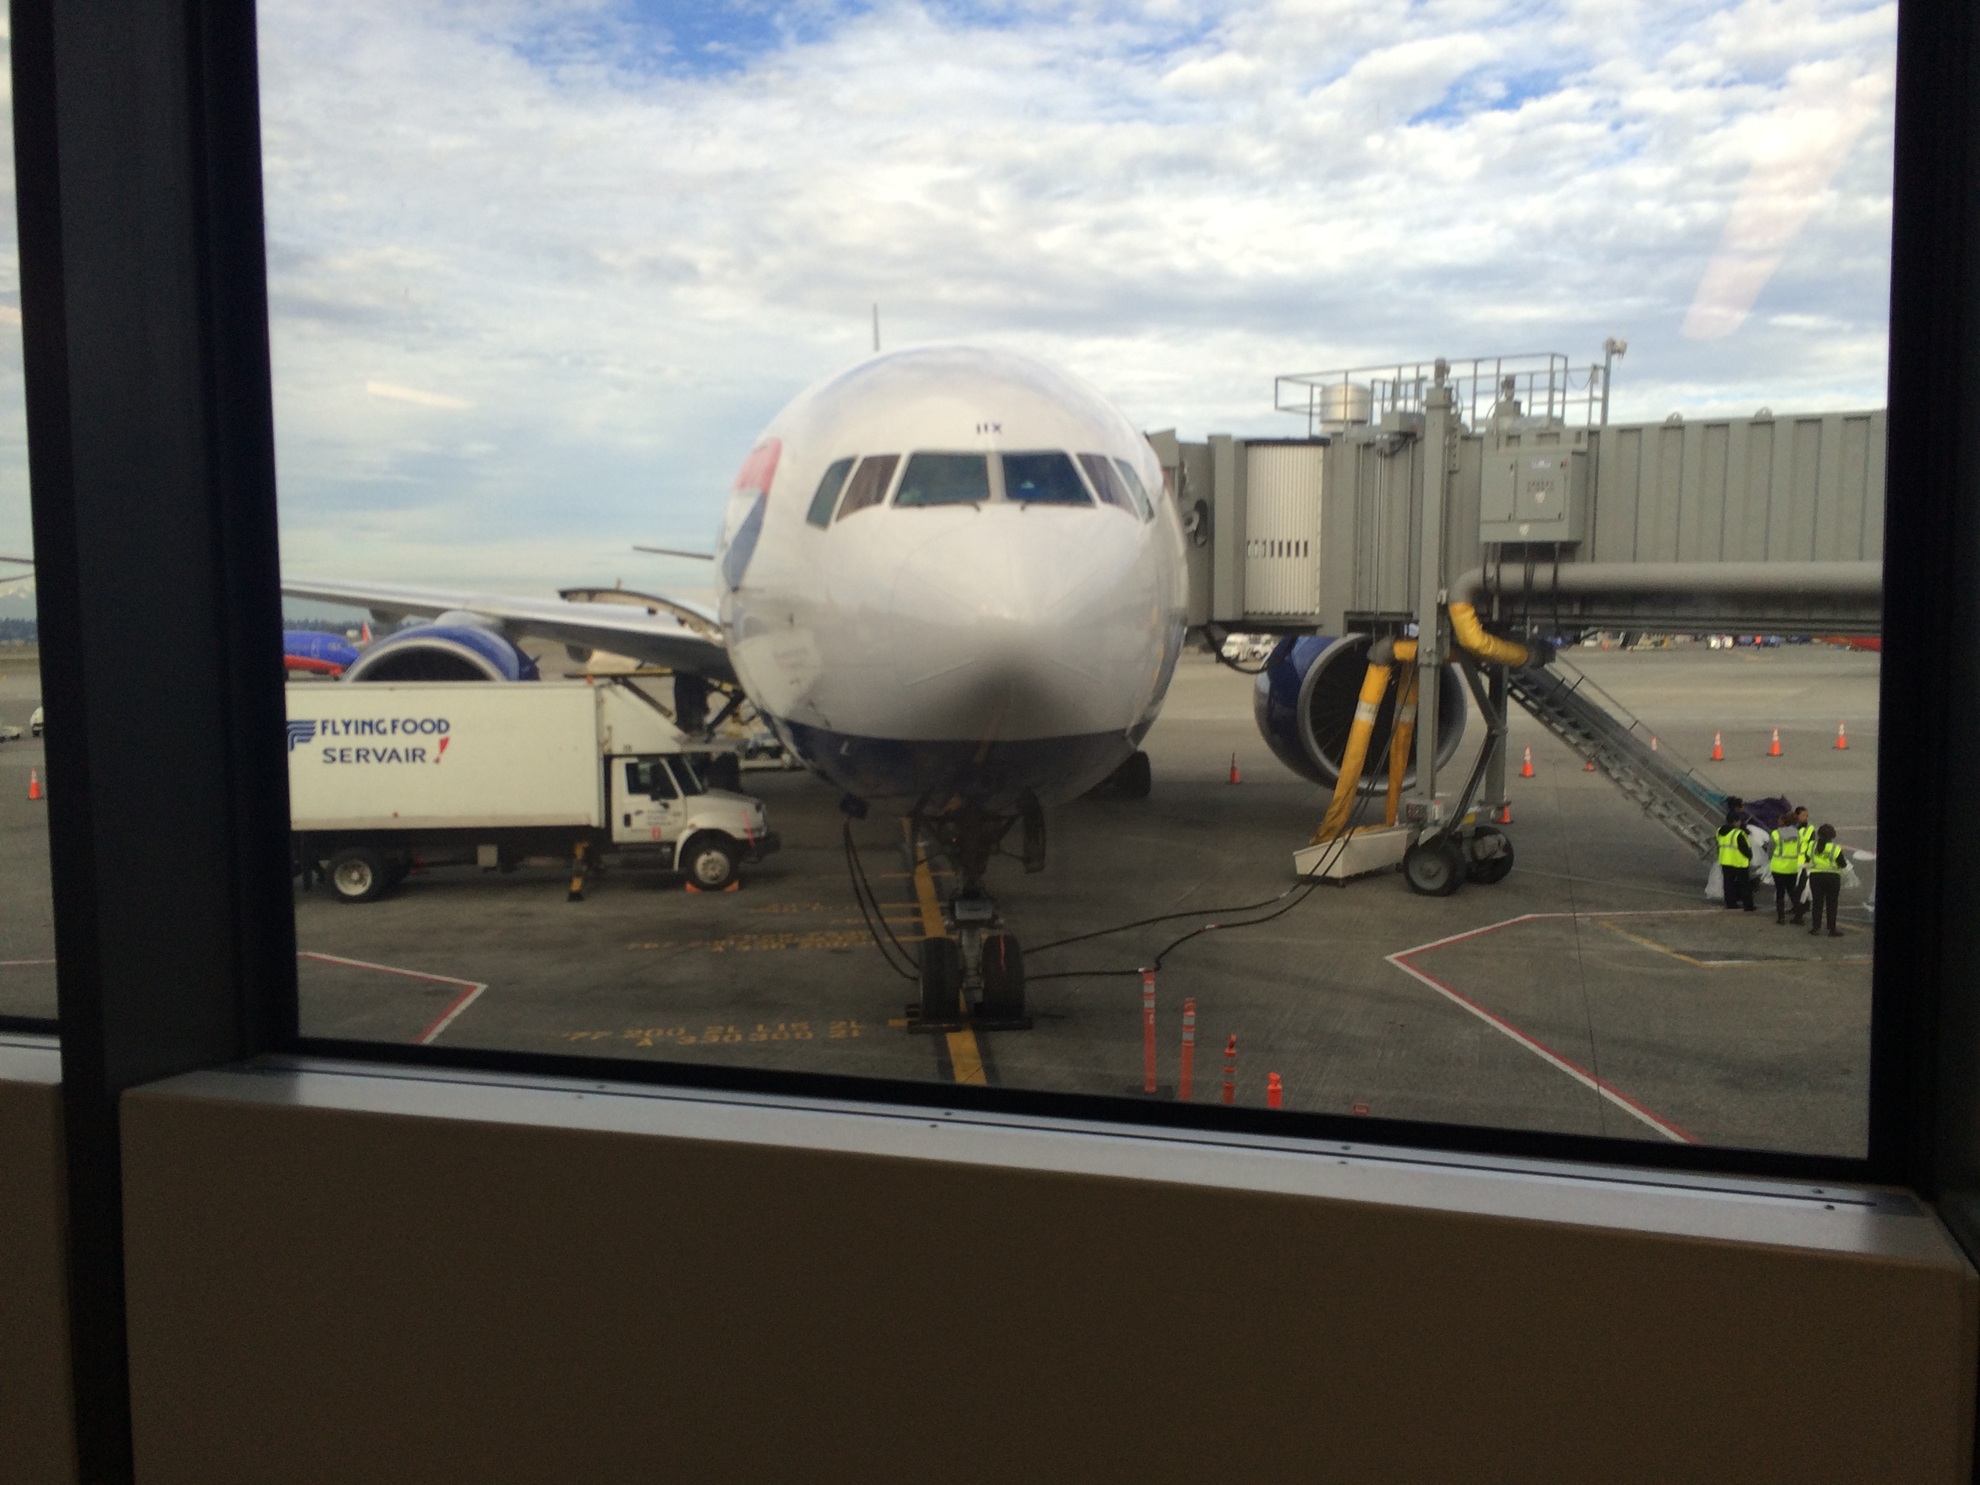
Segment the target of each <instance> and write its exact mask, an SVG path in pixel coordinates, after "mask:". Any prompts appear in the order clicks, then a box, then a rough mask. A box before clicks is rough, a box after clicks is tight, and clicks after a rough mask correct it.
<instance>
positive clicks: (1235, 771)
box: [1230, 753, 1244, 784]
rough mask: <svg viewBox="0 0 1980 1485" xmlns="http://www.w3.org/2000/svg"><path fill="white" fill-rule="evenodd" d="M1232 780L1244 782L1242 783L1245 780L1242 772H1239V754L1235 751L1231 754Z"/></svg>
mask: <svg viewBox="0 0 1980 1485" xmlns="http://www.w3.org/2000/svg"><path fill="white" fill-rule="evenodd" d="M1230 782H1232V783H1233V784H1242V783H1243V782H1244V776H1243V775H1242V774H1240V773H1239V772H1238V766H1237V754H1236V753H1233V754H1231V778H1230Z"/></svg>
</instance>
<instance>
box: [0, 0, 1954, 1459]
mask: <svg viewBox="0 0 1980 1485" xmlns="http://www.w3.org/2000/svg"><path fill="white" fill-rule="evenodd" d="M12 67H13V84H14V93H13V97H14V110H15V165H16V181H17V202H18V219H19V231H20V261H21V298H22V317H23V326H22V335H23V352H24V362H25V369H26V386H27V423H28V442H29V462H30V472H31V505H32V509H33V517H34V531H35V547H36V558H37V563H38V566H37V580H38V581H37V590H38V602H39V612H40V622H41V635H42V656H43V675H44V697H45V702H44V704H45V705H47V706H52V707H54V708H55V709H56V710H57V711H58V712H60V714H61V715H62V716H63V717H64V718H65V721H64V724H63V726H62V727H61V728H59V729H57V730H55V731H54V732H52V733H50V734H48V738H47V742H48V757H49V766H50V772H51V774H53V775H54V776H55V777H56V778H58V779H59V780H60V781H61V787H60V788H59V789H57V790H55V791H52V792H51V795H50V799H49V805H48V810H49V830H50V869H51V876H52V879H53V891H54V899H55V919H56V934H55V936H56V958H57V984H58V999H59V1007H60V1018H59V1019H60V1035H61V1044H62V1057H63V1099H64V1105H65V1133H66V1140H67V1158H68V1173H69V1183H70V1184H69V1234H70V1255H71V1294H70V1303H71V1314H72V1323H73V1342H74V1344H73V1355H74V1367H75V1378H76V1404H77V1424H78V1437H79V1442H80V1446H81V1451H82V1458H81V1467H82V1477H83V1478H87V1479H128V1478H129V1477H130V1457H129V1456H130V1436H129V1418H128V1390H127V1386H126V1373H125V1360H124V1331H123V1294H122V1239H121V1207H120V1190H119V1180H120V1176H119V1153H118V1152H119V1145H118V1132H117V1107H118V1098H119V1096H120V1095H121V1094H122V1093H123V1092H124V1091H125V1090H126V1089H129V1088H132V1087H135V1086H138V1085H140V1084H143V1083H147V1082H151V1081H154V1080H156V1079H158V1078H160V1077H164V1076H168V1075H170V1074H173V1073H178V1072H184V1071H190V1070H193V1069H196V1068H201V1067H211V1066H218V1065H223V1064H226V1063H230V1062H234V1061H238V1060H240V1059H242V1058H246V1057H251V1056H254V1055H257V1054H263V1053H293V1054H307V1055H311V1056H316V1057H326V1058H344V1059H351V1060H354V1061H359V1062H370V1063H395V1064H399V1065H405V1066H425V1067H432V1068H436V1069H439V1068H456V1069H463V1068H464V1069H474V1070H478V1071H482V1072H489V1073H514V1074H553V1075H563V1076H581V1077H585V1078H591V1079H599V1080H609V1081H612V1082H618V1083H658V1084H670V1085H674V1086H680V1087H689V1088H693V1087H719V1088H726V1089H734V1090H739V1091H744V1092H764V1093H784V1094H798V1095H801V1096H806V1097H825V1098H835V1099H837V1098H843V1099H849V1100H868V1101H877V1102H886V1103H894V1104H902V1105H913V1106H928V1105H936V1106H943V1107H950V1108H966V1109H973V1110H980V1111H986V1112H1001V1111H1009V1112H1017V1113H1027V1114H1035V1115H1042V1116H1045V1117H1048V1118H1076V1119H1097V1120H1105V1121H1108V1122H1111V1123H1114V1124H1117V1125H1120V1126H1122V1127H1124V1128H1133V1127H1135V1126H1152V1127H1169V1128H1180V1127H1190V1128H1201V1129H1206V1130H1211V1131H1219V1132H1223V1133H1235V1134H1247V1133H1255V1134H1267V1133H1269V1134H1277V1135H1293V1136H1306V1137H1317V1138H1322V1139H1329V1138H1337V1139H1344V1140H1346V1139H1351V1140H1352V1141H1353V1142H1355V1143H1357V1144H1362V1145H1369V1144H1389V1145H1398V1146H1405V1147H1407V1146H1415V1147H1433V1148H1437V1149H1441V1150H1445V1151H1452V1152H1457V1153H1461V1154H1470V1155H1478V1156H1488V1157H1491V1156H1504V1157H1511V1158H1544V1159H1559V1160H1569V1161H1576V1162H1587V1163H1590V1164H1594V1165H1601V1166H1610V1167H1623V1168H1632V1169H1639V1170H1653V1171H1697V1172H1716V1173H1724V1174H1735V1175H1749V1176H1761V1177H1766V1176H1777V1177H1788V1178H1795V1179H1800V1180H1814V1181H1864V1182H1872V1183H1888V1184H1893V1185H1899V1186H1908V1187H1910V1188H1912V1189H1914V1190H1916V1191H1917V1192H1918V1193H1919V1194H1920V1195H1921V1196H1923V1197H1924V1198H1926V1199H1927V1200H1931V1201H1935V1202H1937V1204H1938V1209H1939V1211H1940V1212H1941V1214H1942V1215H1944V1217H1945V1218H1946V1220H1947V1221H1948V1223H1949V1225H1950V1226H1951V1227H1952V1229H1953V1231H1954V1232H1955V1233H1956V1234H1957V1235H1959V1236H1960V1238H1961V1239H1962V1241H1963V1242H1965V1243H1966V1244H1967V1246H1968V1250H1969V1251H1970V1252H1971V1251H1975V1249H1976V1241H1975V1240H1976V1237H1980V1117H1976V1113H1980V977H1976V976H1974V975H1973V974H1972V972H1971V968H1970V967H1971V966H1972V965H1974V964H1976V963H1980V877H1976V874H1975V873H1973V872H1972V871H1971V869H1970V868H1969V867H1968V865H1967V863H1966V861H1965V859H1964V857H1965V850H1964V847H1965V844H1966V842H1965V840H1964V838H1963V834H1964V832H1963V831H1955V829H1954V828H1953V827H1952V826H1950V825H1949V824H1948V822H1949V821H1955V820H1956V821H1961V822H1964V821H1969V820H1973V819H1976V818H1980V777H1975V776H1974V774H1973V771H1972V770H1971V768H1970V765H1969V763H1968V760H1969V759H1971V758H1972V757H1973V756H1975V755H1976V754H1980V647H1976V646H1974V645H1972V644H1971V643H1967V642H1965V637H1966V636H1970V635H1972V634H1973V633H1974V632H1975V631H1976V628H1980V624H1976V622H1975V621H1976V620H1980V426H1976V420H1973V419H1971V418H1970V417H1969V416H1967V410H1968V409H1970V408H1971V407H1972V406H1974V405H1975V404H1976V402H1980V15H1976V11H1975V9H1974V8H1973V7H1971V6H1969V5H1965V4H1963V3H1960V0H1900V11H1899V36H1898V86H1897V125H1896V160H1895V189H1894V203H1895V205H1894V215H1893V228H1892V253H1891V265H1892V294H1891V319H1890V375H1889V388H1890V393H1889V423H1888V428H1889V455H1888V463H1887V488H1888V498H1887V504H1886V524H1885V552H1886V557H1885V571H1886V582H1885V594H1886V597H1885V617H1884V626H1883V633H1884V635H1885V637H1886V638H1887V639H1888V640H1889V643H1888V644H1887V645H1886V646H1885V647H1884V660H1883V671H1882V683H1881V687H1882V689H1881V696H1880V708H1881V719H1882V720H1881V738H1880V759H1879V780H1878V782H1879V821H1880V840H1881V841H1882V842H1883V849H1884V852H1885V855H1886V856H1887V857H1888V858H1890V859H1892V860H1893V861H1896V860H1902V861H1903V863H1904V868H1905V875H1906V879H1907V884H1908V887H1909V890H1888V888H1887V891H1886V892H1885V894H1884V895H1883V897H1882V900H1881V901H1880V902H1879V914H1878V921H1877V924H1876V937H1875V946H1876V952H1875V968H1874V981H1875V991H1874V996H1873V1003H1872V1022H1871V1086H1870V1089H1869V1090H1868V1098H1869V1149H1868V1154H1867V1155H1866V1156H1865V1157H1864V1158H1862V1159H1860V1160H1857V1159H1836V1158H1831V1157H1822V1156H1804V1155H1784V1154H1778V1153H1772V1152H1756V1151H1750V1150H1743V1149H1739V1148H1736V1147H1722V1146H1708V1147H1678V1146H1672V1145H1652V1144H1648V1143H1644V1142H1639V1141H1636V1140H1623V1139H1612V1138H1600V1137H1592V1136H1580V1135H1558V1134H1545V1133H1535V1132H1529V1131H1518V1130H1505V1129H1497V1128H1492V1127H1487V1126H1469V1125H1446V1124H1426V1123H1409V1122H1404V1121H1392V1120H1383V1119H1370V1118H1349V1117H1346V1116H1333V1115H1321V1114H1306V1113H1292V1112H1283V1113H1282V1112H1271V1111H1266V1110H1251V1109H1225V1108H1222V1107H1219V1106H1216V1105H1194V1106H1188V1107H1178V1106H1175V1105H1168V1104H1157V1103H1152V1102H1144V1101H1141V1100H1137V1099H1132V1098H1126V1097H1111V1096H1108V1095H1104V1094H1081V1095H1067V1094H1049V1093H1042V1092H1038V1091H1034V1090H1026V1089H1014V1088H979V1087H966V1086H960V1085H951V1084H937V1083H934V1082H927V1083H918V1082H917V1083H910V1082H895V1081H878V1080H872V1079H863V1078H850V1077H841V1076H835V1075H831V1074H822V1073H821V1074H794V1073H786V1072H777V1071H771V1070H767V1069H743V1068H721V1067H711V1066H698V1065H694V1064H679V1063H674V1064H670V1063H661V1062H627V1061H617V1060H613V1059H610V1058H601V1057H587V1056H581V1055H558V1056H552V1055H543V1054H535V1053H522V1052H513V1053H510V1052H484V1051H469V1050H460V1049H452V1048H445V1047H410V1046H391V1045H386V1044H378V1043H369V1042H348V1041H340V1040H333V1039H326V1038H304V1037H301V1036H300V1035H299V1034H298V1031H297V1018H296V960H295V934H294V918H293V911H292V901H291V895H290V876H289V852H288V809H287V770H286V760H285V756H284V752H283V742H282V739H283V730H282V723H283V695H282V672H281V668H280V665H279V663H278V661H277V656H278V655H279V653H280V650H279V645H280V631H281V598H280V591H279V572H278V555H279V553H278V543H277V534H276V524H275V517H276V507H275V463H274V435H273V414H272V406H271V393H270V387H269V374H268V373H269V368H268V306H267V289H266V272H265V242H264V232H263V222H262V194H261V160H260V131H259V101H260V100H259V95H258V91H257V57H256V48H255V32H254V12H253V6H252V3H251V0H127V3H125V4H122V5H119V6H115V7H109V6H102V5H98V4H94V3H90V0H14V3H13V5H12ZM1075 468H1077V465H1076V464H1075ZM897 469H898V466H897ZM843 514H844V513H841V517H840V518H843ZM161 612H172V613H175V614H178V615H182V616H183V617H182V619H181V621H180V622H179V623H177V624H173V625H162V624H157V623H155V622H150V618H151V616H155V615H156V614H158V613H161ZM139 718H142V719H143V725H142V726H141V727H140V726H137V725H134V723H135V719H139ZM1922 778H1930V779H1936V780H1938V781H1939V782H1940V783H1941V785H1942V786H1943V787H1942V791H1941V792H1940V793H1939V795H1938V797H1937V798H1936V800H1935V801H1934V807H1933V808H1932V810H1931V811H1930V813H1929V814H1928V815H1927V816H1926V817H1925V818H1923V819H1921V820H1919V821H1917V822H1915V823H1914V822H1913V821H1912V820H1910V819H1909V818H1906V817H1905V816H1904V815H1902V814H1901V813H1900V812H1901V811H1902V810H1903V809H1904V802H1905V801H1906V799H1907V798H1908V797H1909V793H1910V790H1911V788H1912V785H1913V783H1914V781H1916V780H1918V779H1922ZM134 820H142V821H144V822H145V828H144V829H143V830H141V831H138V830H133V829H132V828H131V825H130V822H131V821H134ZM1888 885H1889V887H1890V888H1895V887H1897V886H1898V885H1899V884H1898V883H1897V882H1895V881H1894V882H1892V883H1890V884H1888ZM167 944H169V945H170V952H169V953H166V952H161V948H160V946H161V945H167Z"/></svg>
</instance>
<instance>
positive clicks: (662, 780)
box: [612, 757, 687, 843]
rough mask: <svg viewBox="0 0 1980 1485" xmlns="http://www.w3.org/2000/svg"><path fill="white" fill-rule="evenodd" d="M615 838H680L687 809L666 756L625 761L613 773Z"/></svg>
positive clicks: (613, 830)
mask: <svg viewBox="0 0 1980 1485" xmlns="http://www.w3.org/2000/svg"><path fill="white" fill-rule="evenodd" d="M612 792H613V794H614V796H615V797H614V798H613V801H612V839H613V840H614V841H615V842H620V843H633V842H637V841H671V840H677V839H679V837H680V829H681V824H682V822H683V821H684V820H685V819H686V818H687V806H686V805H685V804H684V803H683V801H682V799H681V791H680V788H679V786H678V785H677V784H676V783H675V782H674V775H673V773H672V772H671V771H670V770H669V769H668V767H667V760H666V759H665V758H664V757H653V758H625V759H621V760H619V766H618V768H617V769H616V770H615V772H614V774H613V780H612Z"/></svg>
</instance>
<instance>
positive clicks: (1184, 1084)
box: [1176, 1000, 1196, 1103]
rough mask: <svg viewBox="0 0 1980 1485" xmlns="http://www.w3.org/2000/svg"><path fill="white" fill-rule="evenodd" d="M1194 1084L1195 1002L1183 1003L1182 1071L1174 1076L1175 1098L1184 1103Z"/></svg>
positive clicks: (1186, 1001) (1187, 1100)
mask: <svg viewBox="0 0 1980 1485" xmlns="http://www.w3.org/2000/svg"><path fill="white" fill-rule="evenodd" d="M1195 1084H1196V1002H1195V1001H1193V1000H1185V1001H1184V1002H1183V1041H1182V1070H1181V1071H1180V1072H1179V1073H1177V1074H1176V1097H1177V1098H1179V1099H1181V1100H1182V1101H1183V1102H1184V1103H1188V1102H1189V1095H1190V1092H1191V1090H1192V1089H1193V1088H1194V1087H1195Z"/></svg>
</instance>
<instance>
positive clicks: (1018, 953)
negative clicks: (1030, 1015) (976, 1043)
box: [978, 933, 1024, 1021]
mask: <svg viewBox="0 0 1980 1485" xmlns="http://www.w3.org/2000/svg"><path fill="white" fill-rule="evenodd" d="M978 1015H979V1016H980V1017H981V1018H982V1019H983V1020H985V1021H1018V1020H1022V1019H1023V1017H1024V950H1023V949H1021V948H1019V947H1018V941H1017V936H1016V935H1015V934H1010V933H986V934H985V935H984V936H983V1004H982V1006H981V1007H980V1008H979V1010H978Z"/></svg>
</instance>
